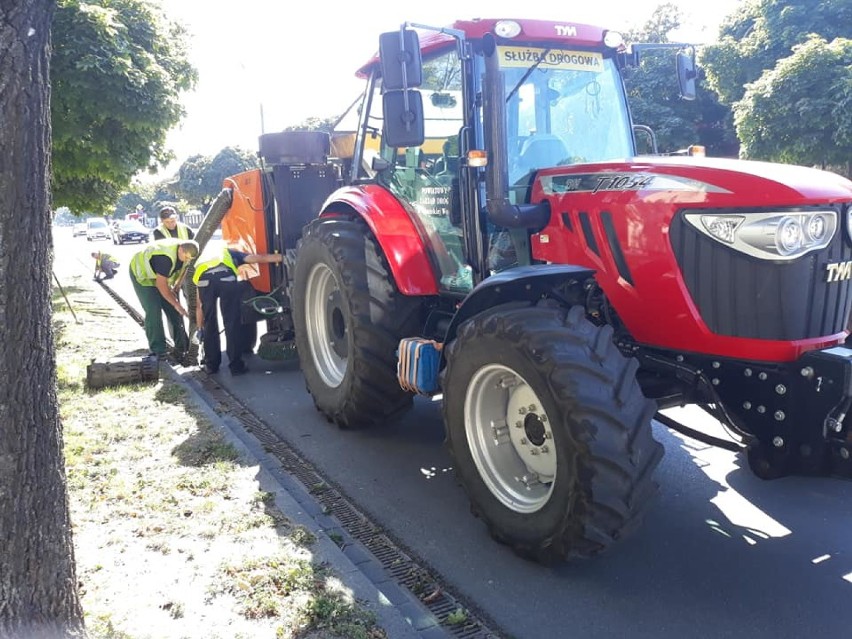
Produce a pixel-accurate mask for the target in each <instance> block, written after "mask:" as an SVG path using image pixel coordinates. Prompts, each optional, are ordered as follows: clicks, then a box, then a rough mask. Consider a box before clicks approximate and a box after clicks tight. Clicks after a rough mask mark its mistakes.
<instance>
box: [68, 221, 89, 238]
mask: <svg viewBox="0 0 852 639" xmlns="http://www.w3.org/2000/svg"><path fill="white" fill-rule="evenodd" d="M85 234H86V223H85V222H77V223H76V224H75V225H74V230H73V231H71V235H73V236H74V237H77V236H78V235H85Z"/></svg>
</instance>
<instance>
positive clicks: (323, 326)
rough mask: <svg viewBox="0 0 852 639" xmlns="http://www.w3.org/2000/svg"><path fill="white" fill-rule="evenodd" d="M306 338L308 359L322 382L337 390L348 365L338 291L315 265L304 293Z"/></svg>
mask: <svg viewBox="0 0 852 639" xmlns="http://www.w3.org/2000/svg"><path fill="white" fill-rule="evenodd" d="M305 308H306V309H307V312H306V313H305V317H306V320H307V337H308V343H309V344H310V347H311V356H312V358H313V361H314V366H315V367H316V369H317V372H318V373H319V375H320V377H321V378H322V380H323V382H324V383H325V384H326V385H327V386H330V387H332V388H336V387H338V386H340V384H341V383H342V382H343V377H344V375H346V365H347V362H348V357H347V355H348V335H347V333H348V329H347V327H346V321H345V319H344V317H345V316H344V314H343V308H342V299H341V295H340V287H339V286H338V284H337V280H336V279H335V277H334V273H332V271H331V269H330V268H329V267H328V266H326V265H325V264H317V265H316V266H314V267H313V269H311V272H310V275H308V282H307V287H306V290H305Z"/></svg>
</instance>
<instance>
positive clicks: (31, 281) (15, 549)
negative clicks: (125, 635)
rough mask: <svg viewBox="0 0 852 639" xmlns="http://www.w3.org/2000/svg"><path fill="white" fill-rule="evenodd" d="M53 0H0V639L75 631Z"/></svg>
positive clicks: (78, 624) (78, 616) (78, 618)
mask: <svg viewBox="0 0 852 639" xmlns="http://www.w3.org/2000/svg"><path fill="white" fill-rule="evenodd" d="M54 9H55V2H54V1H53V0H0V362H2V366H0V638H3V639H6V638H8V637H27V639H30V638H31V637H51V638H55V637H71V636H79V635H80V634H81V633H82V630H83V622H82V611H81V608H80V601H79V598H78V594H77V579H76V574H75V567H74V552H73V545H72V540H71V522H70V520H69V516H68V495H67V492H66V484H65V464H64V458H63V453H62V425H61V423H60V421H59V407H58V403H57V390H56V358H55V351H54V342H53V329H52V326H51V315H50V292H51V279H50V278H51V272H52V260H53V240H52V237H51V228H50V208H51V207H50V195H49V179H50V110H49V109H50V84H49V77H50V76H49V58H50V27H51V20H52V18H53V12H54Z"/></svg>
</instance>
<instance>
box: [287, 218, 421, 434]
mask: <svg viewBox="0 0 852 639" xmlns="http://www.w3.org/2000/svg"><path fill="white" fill-rule="evenodd" d="M292 305H293V320H294V325H295V332H296V348H297V351H298V353H299V362H300V365H301V368H302V373H303V374H304V376H305V383H306V384H307V387H308V391H309V392H310V394H311V396H312V397H313V399H314V404H316V407H317V409H319V411H320V412H321V413H323V414H324V415H325V416H326V417H327V418H328V419H329V421H332V422H334V423H335V424H337V425H338V426H340V427H341V428H359V427H365V426H370V425H373V424H375V423H377V422H380V421H383V420H385V419H387V418H389V417H390V416H392V415H395V414H397V413H399V412H401V411H403V410H405V409H407V408H408V407H409V406H410V405H411V402H412V396H411V394H410V393H407V392H406V391H404V390H402V388H400V386H399V382H398V381H397V375H396V361H397V360H396V350H397V347H398V345H399V340H400V339H401V338H402V337H407V336H411V335H415V334H416V333H417V330H418V328H419V316H418V311H419V302H418V301H417V300H416V299H413V298H407V297H405V296H403V295H402V294H401V293H400V292H399V291H398V290H397V288H396V285H395V284H394V282H393V279H392V278H391V276H390V274H389V271H388V268H387V267H386V265H385V262H384V257H383V256H382V254H381V249H380V248H379V247H378V245H377V243H376V242H375V240H374V239H373V238H372V236H371V235H370V231H369V229H368V228H367V226H366V224H364V223H363V222H361V221H360V220H346V219H339V218H336V219H319V220H315V221H313V222H312V223H311V224H309V225H308V226H307V227H305V230H304V232H303V235H302V239H301V241H300V243H299V248H298V253H297V256H296V267H295V273H294V282H293V296H292Z"/></svg>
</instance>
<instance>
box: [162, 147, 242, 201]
mask: <svg viewBox="0 0 852 639" xmlns="http://www.w3.org/2000/svg"><path fill="white" fill-rule="evenodd" d="M257 165H258V164H257V156H256V155H255V154H254V153H251V152H250V151H246V150H244V149H241V148H239V147H231V146H228V147H225V148H224V149H222V150H221V151H219V152H218V153H217V154H216V155H215V156H213V157H210V156H208V155H193V156H192V157H190V158H187V159H186V160H185V161H184V163H183V164H181V166H180V169H178V176H177V180H176V181H174V182H172V183H171V185H170V187H169V188H170V190H171V191H172V192H173V193H174V194H175V195H176V196H178V197H180V198H183V199H184V200H186V201H187V202H188V203H189V204H191V205H193V206H197V207H199V208H200V209H202V210H206V209H207V207H208V206H209V205H210V203H211V202H212V201H213V198H215V197H216V195H218V193H219V191H221V190H222V181H223V180H224V179H225V178H226V177H229V176H231V175H235V174H237V173H242V172H243V171H247V170H249V169H253V168H256V167H257Z"/></svg>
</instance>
